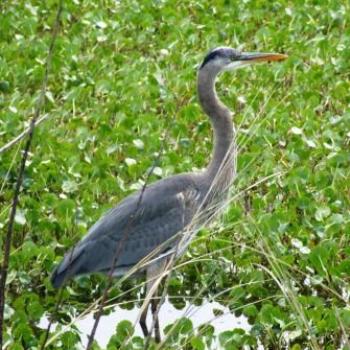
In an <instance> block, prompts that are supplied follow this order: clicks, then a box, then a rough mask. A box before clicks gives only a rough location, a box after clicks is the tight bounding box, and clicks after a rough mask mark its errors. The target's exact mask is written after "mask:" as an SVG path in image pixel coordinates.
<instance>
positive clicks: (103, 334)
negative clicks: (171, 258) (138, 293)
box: [39, 300, 251, 348]
mask: <svg viewBox="0 0 350 350" xmlns="http://www.w3.org/2000/svg"><path fill="white" fill-rule="evenodd" d="M214 309H217V310H220V311H221V312H222V315H219V316H215V315H214V313H213V310H214ZM139 311H140V310H139V308H138V307H134V308H133V309H132V310H125V309H121V308H119V307H116V308H115V310H114V312H113V313H111V314H110V315H107V316H102V317H101V319H100V323H99V326H98V328H97V332H96V335H95V339H96V341H97V342H98V344H99V345H100V346H101V347H102V348H105V347H106V346H107V344H108V341H109V339H110V337H111V336H112V335H113V334H114V333H115V329H116V326H117V324H118V323H119V322H120V321H122V320H128V321H130V322H131V323H132V324H134V322H135V320H136V319H137V317H138V314H139ZM181 317H187V318H189V319H190V320H191V321H192V323H193V327H194V328H197V327H199V326H200V325H202V324H205V323H209V324H211V325H212V326H213V327H214V328H215V333H216V334H218V333H221V332H223V331H226V330H231V329H233V328H242V329H245V330H247V331H249V330H250V328H251V326H250V325H249V323H248V321H247V319H246V318H245V317H244V316H240V317H236V316H235V315H234V314H232V313H231V312H230V310H229V309H228V308H227V307H225V306H223V305H221V304H219V303H217V302H208V301H204V302H203V304H202V305H200V306H195V305H191V304H189V303H187V304H186V306H185V308H183V309H182V310H177V309H175V308H174V307H173V306H172V305H171V303H170V302H169V301H168V300H166V301H165V302H164V304H163V305H162V307H161V309H160V312H159V323H160V327H161V331H162V335H164V334H163V329H164V328H165V327H166V326H167V325H169V324H171V323H174V322H175V321H176V320H178V319H179V318H181ZM151 323H152V314H151V312H149V313H148V318H147V325H148V326H150V325H151ZM47 324H48V320H47V318H43V319H42V320H41V322H40V324H39V327H41V328H46V327H47ZM93 324H94V318H93V315H92V314H91V315H88V316H87V317H85V318H84V319H82V320H78V321H77V322H76V323H75V325H76V326H77V327H78V329H79V330H80V332H81V340H82V346H83V347H84V346H86V344H87V338H88V335H89V334H90V332H91V329H92V327H93ZM135 335H139V336H143V334H142V330H141V327H140V325H139V324H137V325H136V327H135Z"/></svg>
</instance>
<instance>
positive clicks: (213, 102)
mask: <svg viewBox="0 0 350 350" xmlns="http://www.w3.org/2000/svg"><path fill="white" fill-rule="evenodd" d="M217 74H218V72H215V71H214V72H213V71H211V70H210V69H205V67H204V68H203V69H200V70H199V73H198V87H197V88H198V96H199V101H200V103H201V105H202V107H203V110H204V111H205V113H206V114H207V115H208V116H209V118H210V120H211V123H212V126H213V129H214V151H213V156H212V159H211V161H210V163H209V166H208V168H207V172H208V174H209V177H210V179H211V180H213V179H214V178H215V177H216V176H218V178H225V179H226V181H225V182H228V183H227V186H229V185H230V182H231V180H232V179H233V177H234V168H235V154H236V147H235V143H234V126H233V123H232V116H231V112H230V110H229V109H228V108H227V107H226V106H225V105H224V104H223V103H222V102H221V101H220V100H219V98H218V96H217V94H216V91H215V79H216V76H217ZM219 175H220V176H219Z"/></svg>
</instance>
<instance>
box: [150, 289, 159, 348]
mask: <svg viewBox="0 0 350 350" xmlns="http://www.w3.org/2000/svg"><path fill="white" fill-rule="evenodd" d="M158 304H159V300H158V293H155V295H154V297H153V299H152V301H151V310H152V315H153V324H154V337H155V340H156V343H160V341H161V338H160V327H159V317H158V316H159V315H158V311H159V310H158Z"/></svg>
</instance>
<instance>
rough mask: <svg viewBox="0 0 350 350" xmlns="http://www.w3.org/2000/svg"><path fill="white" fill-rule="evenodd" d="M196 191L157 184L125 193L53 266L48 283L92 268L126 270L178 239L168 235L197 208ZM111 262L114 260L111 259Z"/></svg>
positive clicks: (174, 233)
mask: <svg viewBox="0 0 350 350" xmlns="http://www.w3.org/2000/svg"><path fill="white" fill-rule="evenodd" d="M199 197H200V196H199V191H198V190H196V189H195V188H190V189H189V188H186V189H182V190H181V191H170V193H169V191H164V193H163V196H159V191H157V190H156V188H155V187H151V188H149V189H146V191H145V192H144V193H143V195H142V197H141V200H140V193H137V194H134V195H132V196H129V197H127V198H126V199H125V200H124V201H122V202H121V203H120V204H119V205H118V206H117V207H115V208H113V209H112V210H110V211H109V212H108V213H107V214H106V215H105V216H104V217H102V218H101V219H100V220H99V221H98V222H97V223H96V224H95V225H94V226H93V227H91V229H90V230H89V232H88V234H87V235H86V236H85V237H84V239H83V240H82V241H80V242H79V243H78V244H77V245H76V246H75V247H74V248H73V249H72V250H71V251H70V252H69V253H68V254H66V256H65V258H64V259H63V261H62V263H61V264H60V265H59V266H58V267H57V268H56V270H55V272H54V274H53V277H52V282H53V285H55V286H59V285H61V284H62V283H63V282H64V280H66V279H67V278H69V277H71V276H74V275H79V274H84V273H90V272H107V273H108V272H109V271H110V270H111V268H112V265H114V266H115V270H116V272H117V270H118V269H119V270H123V269H124V270H127V269H128V268H130V267H132V266H134V265H135V264H137V263H138V262H139V261H140V260H142V259H143V258H145V257H146V256H147V255H149V254H150V253H151V252H153V251H155V250H157V247H159V249H158V251H157V252H156V253H155V255H154V257H156V256H158V255H159V254H162V253H164V252H165V251H167V250H169V249H170V248H171V247H173V246H174V245H175V244H176V243H175V241H174V239H173V240H171V238H174V237H175V238H176V237H177V236H176V234H177V233H178V232H180V231H182V230H183V229H184V228H185V227H186V225H188V223H189V222H190V221H191V219H192V216H193V213H194V212H195V211H196V208H197V207H198V200H199ZM114 260H115V262H114V263H113V261H114Z"/></svg>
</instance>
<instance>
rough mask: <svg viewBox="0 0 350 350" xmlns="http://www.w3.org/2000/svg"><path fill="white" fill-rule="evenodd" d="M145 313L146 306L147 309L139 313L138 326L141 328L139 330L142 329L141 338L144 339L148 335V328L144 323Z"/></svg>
mask: <svg viewBox="0 0 350 350" xmlns="http://www.w3.org/2000/svg"><path fill="white" fill-rule="evenodd" d="M147 311H148V305H147V307H145V308H144V310H143V311H142V313H141V317H140V326H141V329H142V333H143V336H144V337H145V338H147V337H148V334H149V333H148V328H147V322H146V319H147Z"/></svg>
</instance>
